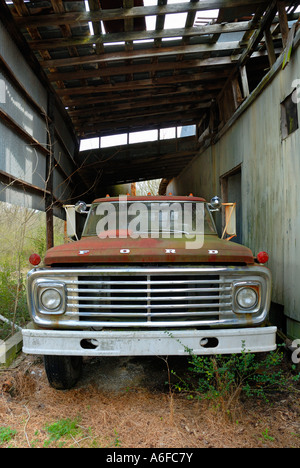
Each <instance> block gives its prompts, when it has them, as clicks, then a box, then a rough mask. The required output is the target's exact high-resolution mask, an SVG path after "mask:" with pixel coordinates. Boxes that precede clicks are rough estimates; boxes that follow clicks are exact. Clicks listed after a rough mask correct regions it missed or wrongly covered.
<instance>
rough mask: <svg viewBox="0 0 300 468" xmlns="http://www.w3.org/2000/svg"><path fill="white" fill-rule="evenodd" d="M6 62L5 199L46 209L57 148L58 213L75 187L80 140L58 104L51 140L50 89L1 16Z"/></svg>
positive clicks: (1, 195)
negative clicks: (29, 62)
mask: <svg viewBox="0 0 300 468" xmlns="http://www.w3.org/2000/svg"><path fill="white" fill-rule="evenodd" d="M0 68H1V69H0V201H5V202H10V203H14V204H19V205H22V206H26V207H29V208H34V209H39V210H42V211H43V210H45V195H46V189H47V188H49V186H48V187H47V179H48V176H49V174H48V165H47V160H48V159H49V154H50V149H53V150H54V158H55V161H54V164H53V166H52V170H53V173H54V177H53V181H54V184H53V190H52V189H51V191H52V192H53V195H54V203H55V214H56V215H60V216H62V215H63V214H64V212H63V210H61V209H58V207H59V206H61V204H63V203H69V199H70V198H71V195H72V193H73V191H74V187H73V186H72V179H71V178H70V177H69V176H70V174H72V173H74V170H75V163H74V160H73V157H74V153H75V151H76V149H77V146H78V145H77V141H76V139H75V137H74V133H73V131H72V130H71V129H70V128H69V126H68V124H67V123H66V116H62V112H61V109H60V108H58V107H57V106H55V108H54V118H53V122H54V127H55V130H54V135H55V137H54V138H53V141H49V135H50V131H49V125H51V124H52V123H51V122H50V121H49V120H48V119H47V113H48V112H49V109H48V102H49V90H48V89H47V88H46V86H45V85H43V83H42V82H41V81H40V79H39V78H38V77H37V76H36V75H35V73H34V71H33V70H32V69H31V67H30V66H29V64H28V63H27V62H26V60H25V58H24V57H23V55H22V53H21V52H20V50H19V49H18V47H17V46H16V44H15V43H14V40H13V38H11V37H10V35H9V33H8V32H7V30H6V29H5V27H4V25H3V24H2V23H1V21H0ZM52 134H53V133H52ZM20 182H22V183H20Z"/></svg>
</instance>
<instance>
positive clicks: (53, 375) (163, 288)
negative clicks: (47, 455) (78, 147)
mask: <svg viewBox="0 0 300 468" xmlns="http://www.w3.org/2000/svg"><path fill="white" fill-rule="evenodd" d="M220 207H221V202H220V200H219V199H218V198H217V197H216V198H215V199H213V200H211V202H210V203H207V202H206V201H205V200H204V199H201V198H198V197H194V196H192V195H190V196H184V197H179V196H176V197H175V196H146V197H132V196H124V197H115V198H113V197H106V198H102V199H98V200H95V201H94V202H93V203H92V204H91V205H90V207H89V209H87V207H86V205H85V204H84V203H82V202H79V203H78V204H77V205H76V211H77V212H81V213H82V216H87V218H86V222H85V225H84V229H83V232H82V236H81V238H80V239H78V240H77V239H75V241H72V242H69V243H66V244H64V245H61V246H57V247H54V248H52V249H50V250H49V251H48V252H47V253H46V256H45V258H44V260H43V264H41V265H39V263H40V261H41V259H39V258H38V256H37V255H32V257H31V263H32V264H33V265H34V268H33V269H32V270H31V271H30V272H29V274H28V281H27V284H28V286H27V287H28V305H29V309H30V313H31V317H32V323H31V326H30V327H28V328H26V329H24V330H23V351H24V352H25V353H29V354H39V355H43V356H44V362H45V369H46V373H47V376H48V379H49V382H50V384H51V385H52V386H53V387H55V388H57V389H65V388H70V387H72V386H73V385H74V384H75V383H76V381H77V380H78V378H79V376H80V371H81V366H82V358H83V357H84V356H133V355H135V356H137V355H139V356H143V355H144V356H145V355H184V354H186V353H187V350H188V349H189V350H192V352H193V353H194V354H207V355H212V354H230V353H239V352H241V351H242V349H245V350H247V351H251V352H262V351H271V350H274V349H275V348H276V327H273V326H268V325H267V317H268V312H269V306H270V297H271V275H270V271H269V270H268V268H266V266H265V265H264V263H266V262H267V260H268V256H267V254H266V253H265V252H260V253H258V254H257V255H256V257H254V255H253V253H252V252H251V250H250V249H249V248H247V247H245V246H242V245H239V244H236V243H234V242H231V241H228V240H225V239H221V238H219V237H218V234H217V230H216V227H215V222H214V215H213V212H214V211H218V210H219V209H220ZM73 219H75V218H73ZM227 224H228V222H227ZM74 229H75V228H74ZM74 235H76V230H74ZM222 237H224V236H222Z"/></svg>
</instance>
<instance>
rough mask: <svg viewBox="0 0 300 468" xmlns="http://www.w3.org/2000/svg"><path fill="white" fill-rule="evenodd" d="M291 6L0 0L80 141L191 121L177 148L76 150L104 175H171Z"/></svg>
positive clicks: (251, 72) (263, 56)
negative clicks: (189, 133) (192, 129)
mask: <svg viewBox="0 0 300 468" xmlns="http://www.w3.org/2000/svg"><path fill="white" fill-rule="evenodd" d="M278 5H281V7H282V8H281V11H279V7H278ZM298 5H299V2H296V1H286V2H277V1H276V0H272V1H265V0H210V1H206V0H201V1H195V0H185V1H179V0H178V1H177V0H175V1H173V0H88V1H87V0H86V1H84V0H78V1H77V0H66V1H65V0H34V1H26V0H13V1H11V0H10V1H8V0H7V1H5V0H0V6H1V12H5V15H6V16H8V15H9V16H11V17H12V21H13V23H14V25H15V26H16V28H17V29H18V31H19V32H20V33H21V35H22V37H23V39H24V40H25V41H26V42H27V44H28V46H29V48H30V49H31V51H32V54H34V56H35V60H36V61H38V64H39V67H40V69H41V70H42V73H43V75H44V76H46V80H47V81H48V82H49V84H50V86H51V87H52V89H53V90H54V92H55V94H56V96H57V97H58V99H59V100H60V101H61V102H62V104H63V106H64V107H65V109H66V111H67V113H68V115H69V117H70V119H71V121H72V124H73V127H74V130H75V132H76V135H77V136H78V138H79V139H80V138H89V137H99V136H100V137H101V136H107V135H115V134H121V133H127V132H137V131H144V130H149V129H161V128H166V127H172V126H178V125H180V126H185V125H196V129H197V131H196V136H195V137H194V138H193V139H192V138H189V139H188V140H186V142H185V143H181V146H180V145H177V144H176V141H175V140H174V141H172V142H170V145H169V147H167V146H166V145H164V144H162V142H159V141H158V142H152V143H151V144H149V143H148V144H147V145H146V146H144V147H143V146H141V145H140V147H137V148H135V149H134V150H132V149H131V145H128V146H126V145H125V146H124V147H122V148H120V149H119V150H118V154H117V156H116V157H115V155H113V156H111V150H110V149H107V150H106V149H101V150H100V149H99V150H95V151H93V154H92V156H91V159H90V160H87V159H86V157H87V155H81V156H79V162H80V163H82V164H81V167H82V176H83V177H86V178H87V179H89V177H90V176H91V175H92V174H94V173H95V170H96V171H98V172H99V171H102V173H104V174H106V177H107V181H108V182H109V183H123V182H128V181H133V180H142V179H144V180H145V179H147V178H149V179H151V178H156V177H165V178H171V177H174V176H175V175H177V174H178V173H179V172H180V171H181V170H182V168H183V167H184V166H185V165H186V164H187V162H188V161H189V160H190V159H191V158H192V157H194V156H195V154H196V152H197V149H198V147H199V144H200V143H201V141H202V140H201V138H200V143H199V141H198V140H199V137H201V134H202V138H204V139H206V138H209V136H210V135H211V134H213V133H214V132H215V131H216V130H218V129H220V128H221V127H222V126H223V125H224V124H225V123H226V121H227V120H228V119H229V118H230V116H231V115H232V114H233V112H234V111H235V110H236V108H237V107H238V106H239V104H240V103H241V102H242V101H243V100H244V99H245V98H246V97H247V95H248V94H247V93H248V92H249V90H250V91H251V89H253V88H254V87H255V86H256V85H257V84H258V82H259V80H260V79H261V78H262V77H263V75H264V74H265V73H266V69H269V67H270V66H271V64H272V61H274V58H276V56H277V55H278V54H280V53H281V52H282V48H283V44H285V42H286V39H287V37H286V35H287V33H288V29H286V27H287V20H295V19H297V17H298V16H297V13H296V9H297V7H298ZM179 15H180V16H179ZM286 15H287V16H286ZM177 20H178V21H179V22H178V21H177ZM150 21H152V26H151V24H150ZM28 50H29V49H28ZM207 129H208V133H206V134H205V130H207ZM134 146H135V145H134ZM179 146H180V148H179ZM147 150H149V151H150V153H148V161H146V159H147V158H145V156H146V153H147ZM132 151H134V152H132ZM110 157H112V158H113V162H114V163H115V164H114V165H112V164H111V160H110ZM80 158H81V159H80ZM109 161H110V163H109ZM85 162H86V164H85Z"/></svg>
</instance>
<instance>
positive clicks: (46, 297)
mask: <svg viewBox="0 0 300 468" xmlns="http://www.w3.org/2000/svg"><path fill="white" fill-rule="evenodd" d="M41 304H42V306H43V307H45V309H48V310H56V309H58V308H59V307H60V306H61V304H62V296H61V293H60V292H59V291H58V290H57V289H45V291H44V292H42V294H41Z"/></svg>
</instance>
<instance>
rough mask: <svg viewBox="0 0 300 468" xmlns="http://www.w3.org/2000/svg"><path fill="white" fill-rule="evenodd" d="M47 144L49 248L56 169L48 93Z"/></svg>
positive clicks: (52, 123) (49, 246)
mask: <svg viewBox="0 0 300 468" xmlns="http://www.w3.org/2000/svg"><path fill="white" fill-rule="evenodd" d="M47 125H48V128H47V131H48V138H47V144H48V149H49V154H48V156H47V163H46V190H47V194H46V197H45V211H46V240H47V249H51V248H52V247H53V246H54V226H53V202H54V197H53V171H54V138H55V136H54V97H53V96H52V94H51V95H50V93H49V95H48V114H47Z"/></svg>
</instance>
